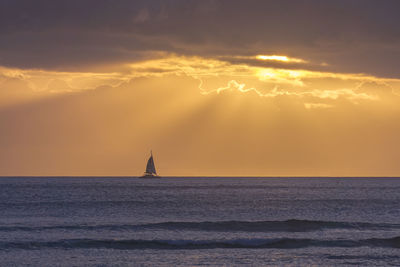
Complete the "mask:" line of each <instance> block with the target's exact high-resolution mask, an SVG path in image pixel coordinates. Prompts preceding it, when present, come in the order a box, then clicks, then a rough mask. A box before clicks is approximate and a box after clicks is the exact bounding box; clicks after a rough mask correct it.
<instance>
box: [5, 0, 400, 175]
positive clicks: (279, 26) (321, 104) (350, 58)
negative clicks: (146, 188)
mask: <svg viewBox="0 0 400 267" xmlns="http://www.w3.org/2000/svg"><path fill="white" fill-rule="evenodd" d="M399 10H400V1H396V0H380V1H374V0H338V1H336V0H335V1H318V0H298V1H289V0H279V1H278V0H276V1H261V0H260V1H252V0H246V1H245V0H243V1H237V0H204V1H200V0H199V1H195V0H182V1H180V0H176V1H169V0H146V1H144V0H143V1H120V0H116V1H110V0H96V1H95V0H88V1H66V0H65V1H62V0H60V1H50V0H35V1H30V0H4V1H1V2H0V175H3V176H18V175H65V176H69V175H111V176H113V175H115V176H119V175H123V176H125V175H127V176H129V175H132V176H137V175H141V174H142V173H143V171H144V167H145V164H146V161H147V158H148V156H149V153H150V150H151V149H152V150H153V153H154V157H155V163H156V167H157V169H158V172H159V173H160V175H161V176H173V175H179V176H184V175H191V176H204V175H215V176H221V175H223V176H231V175H233V176H241V175H245V176H399V175H400V16H399V15H398V12H399Z"/></svg>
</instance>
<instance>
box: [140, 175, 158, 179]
mask: <svg viewBox="0 0 400 267" xmlns="http://www.w3.org/2000/svg"><path fill="white" fill-rule="evenodd" d="M139 178H146V179H151V178H161V177H160V176H158V175H154V174H144V175H142V176H140V177H139Z"/></svg>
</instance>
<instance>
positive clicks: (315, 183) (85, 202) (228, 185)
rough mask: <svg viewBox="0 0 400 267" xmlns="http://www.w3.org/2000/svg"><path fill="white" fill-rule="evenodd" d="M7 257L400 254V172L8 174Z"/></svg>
mask: <svg viewBox="0 0 400 267" xmlns="http://www.w3.org/2000/svg"><path fill="white" fill-rule="evenodd" d="M0 265H1V266H23V265H30V266H99V265H103V266H203V265H207V266H221V265H222V266H223V265H225V266H241V265H250V266H251V265H253V266H308V265H317V266H338V265H343V266H346V265H349V266H350V265H353V266H354V265H355V266H400V179H397V178H164V179H150V180H144V179H137V178H112V177H109V178H95V177H93V178H79V177H76V178H39V177H36V178H18V177H17V178H0Z"/></svg>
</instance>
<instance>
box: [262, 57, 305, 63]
mask: <svg viewBox="0 0 400 267" xmlns="http://www.w3.org/2000/svg"><path fill="white" fill-rule="evenodd" d="M256 58H257V59H258V60H275V61H283V62H294V63H306V62H307V61H305V60H303V59H300V58H289V57H287V56H277V55H270V56H269V55H258V56H256Z"/></svg>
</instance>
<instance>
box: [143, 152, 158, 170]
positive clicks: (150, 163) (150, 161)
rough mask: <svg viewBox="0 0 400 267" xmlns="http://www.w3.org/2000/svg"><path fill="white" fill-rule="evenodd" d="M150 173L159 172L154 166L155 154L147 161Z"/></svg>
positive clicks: (147, 168)
mask: <svg viewBox="0 0 400 267" xmlns="http://www.w3.org/2000/svg"><path fill="white" fill-rule="evenodd" d="M145 173H148V174H157V172H156V167H155V166H154V160H153V154H151V156H150V158H149V160H148V161H147V166H146V172H145Z"/></svg>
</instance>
